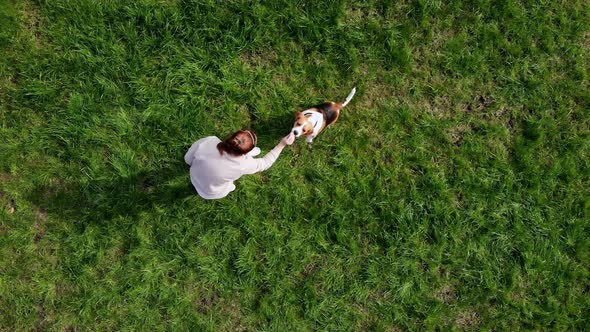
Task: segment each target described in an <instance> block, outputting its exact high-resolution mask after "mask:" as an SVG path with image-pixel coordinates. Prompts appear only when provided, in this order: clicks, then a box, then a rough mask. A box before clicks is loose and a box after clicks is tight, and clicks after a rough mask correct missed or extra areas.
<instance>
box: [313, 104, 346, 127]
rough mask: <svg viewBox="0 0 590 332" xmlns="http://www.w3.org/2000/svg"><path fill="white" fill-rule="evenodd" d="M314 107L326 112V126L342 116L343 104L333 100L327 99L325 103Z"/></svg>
mask: <svg viewBox="0 0 590 332" xmlns="http://www.w3.org/2000/svg"><path fill="white" fill-rule="evenodd" d="M312 108H315V109H317V110H318V111H320V112H321V113H323V114H324V117H325V119H326V126H329V125H331V124H332V123H334V122H336V120H338V117H339V116H340V108H341V106H340V105H339V104H336V103H334V102H331V101H327V102H325V103H322V104H319V105H316V106H314V107H312Z"/></svg>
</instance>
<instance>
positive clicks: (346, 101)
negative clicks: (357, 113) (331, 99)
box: [342, 87, 356, 107]
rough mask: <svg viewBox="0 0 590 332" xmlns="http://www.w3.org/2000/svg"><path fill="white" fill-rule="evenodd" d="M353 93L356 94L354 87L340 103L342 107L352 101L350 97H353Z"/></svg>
mask: <svg viewBox="0 0 590 332" xmlns="http://www.w3.org/2000/svg"><path fill="white" fill-rule="evenodd" d="M355 93H356V87H354V88H352V91H350V93H349V94H348V96H346V99H345V100H344V102H343V103H342V107H344V106H346V105H348V103H349V102H350V100H351V99H352V97H354V94H355Z"/></svg>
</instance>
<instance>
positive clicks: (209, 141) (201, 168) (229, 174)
mask: <svg viewBox="0 0 590 332" xmlns="http://www.w3.org/2000/svg"><path fill="white" fill-rule="evenodd" d="M219 142H221V140H220V139H219V138H217V137H215V136H209V137H205V138H202V139H200V140H198V141H196V142H195V143H194V144H193V145H192V146H191V147H190V149H189V150H188V152H187V153H186V154H185V155H184V161H185V162H186V163H187V164H188V165H190V167H191V169H190V174H191V182H192V184H193V186H194V187H195V189H196V190H197V193H199V196H201V197H203V198H205V199H219V198H223V197H225V196H227V194H229V193H230V192H231V191H233V190H234V189H236V186H235V185H234V181H235V180H237V179H239V178H240V177H241V176H242V175H244V174H254V173H258V172H262V171H264V170H266V169H268V168H269V167H270V166H272V164H274V162H275V161H276V160H277V158H278V157H279V155H280V154H281V151H282V150H283V148H284V146H283V145H281V144H279V145H277V146H275V148H274V149H272V150H271V151H270V152H268V153H267V154H266V155H265V156H264V157H263V158H252V157H251V156H249V155H244V156H234V155H230V154H228V153H226V152H224V153H223V155H222V154H220V153H219V150H217V144H218V143H219Z"/></svg>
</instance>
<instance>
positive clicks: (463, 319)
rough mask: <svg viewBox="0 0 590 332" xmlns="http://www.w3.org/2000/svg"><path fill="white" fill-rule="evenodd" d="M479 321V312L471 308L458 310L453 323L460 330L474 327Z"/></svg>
mask: <svg viewBox="0 0 590 332" xmlns="http://www.w3.org/2000/svg"><path fill="white" fill-rule="evenodd" d="M480 323H481V318H480V317H479V314H478V313H477V312H475V311H473V310H471V309H469V310H465V311H462V312H460V313H459V314H458V315H457V318H455V325H456V326H457V327H458V328H459V329H461V330H469V329H474V328H476V327H477V326H478V325H479V324H480Z"/></svg>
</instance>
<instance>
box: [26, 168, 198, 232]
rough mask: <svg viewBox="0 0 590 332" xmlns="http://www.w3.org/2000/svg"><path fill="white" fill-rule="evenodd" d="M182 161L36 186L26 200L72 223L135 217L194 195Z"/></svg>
mask: <svg viewBox="0 0 590 332" xmlns="http://www.w3.org/2000/svg"><path fill="white" fill-rule="evenodd" d="M196 194H197V193H196V191H195V190H194V188H193V186H192V184H191V182H190V178H189V172H188V166H187V165H186V164H185V163H184V162H183V161H179V162H175V163H174V164H173V165H169V166H168V167H166V168H162V169H159V170H157V171H153V172H140V173H138V174H134V175H132V176H129V177H125V178H122V177H120V178H108V179H96V180H90V181H78V182H74V183H58V184H53V185H46V186H38V187H36V188H35V189H34V190H32V191H31V193H30V194H29V196H28V200H29V201H30V202H32V203H33V204H35V205H37V206H38V207H39V208H40V209H42V210H44V211H45V212H46V213H48V214H52V215H56V216H58V217H60V218H63V219H68V220H72V221H73V222H76V223H78V222H84V223H103V222H108V221H109V220H112V219H113V218H116V217H118V216H125V217H130V218H135V217H136V216H137V215H138V214H139V213H141V212H145V211H150V210H152V209H153V208H155V207H156V206H168V205H169V206H172V205H176V204H179V202H181V201H182V200H183V199H184V198H187V197H190V196H192V195H196Z"/></svg>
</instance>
